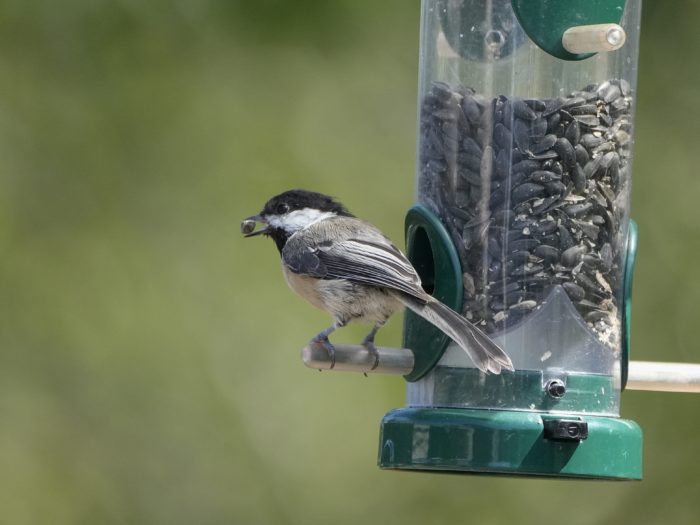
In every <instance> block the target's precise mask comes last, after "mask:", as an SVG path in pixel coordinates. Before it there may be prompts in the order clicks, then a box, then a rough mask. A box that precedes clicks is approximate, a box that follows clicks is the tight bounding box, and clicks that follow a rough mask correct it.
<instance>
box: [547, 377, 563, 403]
mask: <svg viewBox="0 0 700 525" xmlns="http://www.w3.org/2000/svg"><path fill="white" fill-rule="evenodd" d="M544 389H545V391H546V392H547V394H548V395H549V396H550V397H553V398H556V399H559V398H561V397H564V394H566V385H565V384H564V381H562V380H561V379H552V380H551V381H548V382H547V384H546V385H545V387H544Z"/></svg>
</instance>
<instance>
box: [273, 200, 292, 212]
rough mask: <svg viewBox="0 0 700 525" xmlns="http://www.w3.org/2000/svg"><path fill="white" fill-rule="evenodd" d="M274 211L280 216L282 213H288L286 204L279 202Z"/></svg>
mask: <svg viewBox="0 0 700 525" xmlns="http://www.w3.org/2000/svg"><path fill="white" fill-rule="evenodd" d="M275 211H276V212H277V213H278V214H280V215H281V214H283V213H287V212H288V211H289V204H287V203H286V202H281V203H279V204H278V205H277V208H276V209H275Z"/></svg>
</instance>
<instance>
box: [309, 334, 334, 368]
mask: <svg viewBox="0 0 700 525" xmlns="http://www.w3.org/2000/svg"><path fill="white" fill-rule="evenodd" d="M309 344H312V345H318V346H320V347H322V348H323V349H324V350H325V351H326V353H328V358H329V359H330V360H331V366H330V370H332V369H333V367H335V347H334V346H333V343H331V342H330V341H329V339H328V336H325V337H324V336H321V337H319V336H316V337H314V338H313V339H312V340H311V341H310V343H309Z"/></svg>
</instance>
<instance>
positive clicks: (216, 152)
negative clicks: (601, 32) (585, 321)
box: [0, 0, 700, 525]
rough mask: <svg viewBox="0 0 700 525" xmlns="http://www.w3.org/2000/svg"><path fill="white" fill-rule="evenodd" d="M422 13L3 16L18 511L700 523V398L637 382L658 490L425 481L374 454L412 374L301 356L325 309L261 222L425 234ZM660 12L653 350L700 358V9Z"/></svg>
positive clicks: (4, 502)
mask: <svg viewBox="0 0 700 525" xmlns="http://www.w3.org/2000/svg"><path fill="white" fill-rule="evenodd" d="M418 18H419V2H418V0H411V1H405V0H403V1H402V0H383V1H382V2H373V1H371V0H343V1H341V0H336V1H324V0H298V1H295V2H292V1H281V0H248V1H238V2H235V1H227V0H207V1H195V0H177V1H175V0H173V1H169V2H166V1H155V0H151V1H148V2H144V1H143V0H64V1H62V2H55V1H50V0H31V1H30V0H2V1H0V85H1V88H0V254H1V255H0V523H3V524H4V523H7V524H30V523H31V524H46V523H51V524H57V525H62V524H95V523H104V524H113V523H115V524H121V523H125V524H126V523H146V524H151V523H168V524H193V523H202V524H219V523H221V524H224V523H230V524H257V523H261V524H267V523H274V524H286V523H295V524H297V523H298V524H316V523H328V522H333V523H339V524H345V523H347V524H350V523H358V522H363V523H379V522H381V523H386V524H393V523H397V524H398V523H401V524H412V523H421V522H427V521H428V520H430V522H440V523H450V522H451V523H466V522H474V523H480V524H491V523H505V522H509V523H521V524H530V523H533V524H534V523H537V524H541V523H545V522H551V521H554V520H559V519H561V520H565V521H566V523H567V524H570V525H576V524H590V523H628V522H634V523H659V522H662V521H665V522H668V523H676V524H678V523H696V522H697V519H698V515H700V499H699V498H698V497H697V495H698V493H699V492H700V476H699V475H698V474H699V472H698V448H700V445H699V444H698V443H699V441H698V433H700V419H698V416H697V414H698V407H699V406H700V398H698V397H694V396H692V395H687V394H686V395H683V394H654V393H642V392H628V393H625V394H624V396H623V404H622V415H623V416H624V417H627V418H630V419H633V420H636V421H637V422H639V423H640V424H641V425H642V427H643V428H644V431H645V440H646V443H645V456H646V457H645V481H643V482H642V483H619V484H614V483H598V482H560V481H544V480H516V479H500V478H491V477H477V476H445V475H431V474H406V473H394V472H382V471H379V470H378V469H377V467H376V466H375V461H376V453H377V443H378V425H379V421H380V419H381V417H382V416H383V414H384V413H385V412H386V411H388V410H389V409H391V408H394V407H398V406H402V405H403V404H404V393H405V389H404V383H403V381H402V380H401V379H399V378H392V377H380V376H374V377H370V378H367V379H366V378H364V377H362V376H361V375H350V374H333V373H324V374H319V373H318V372H314V371H311V370H308V369H306V368H304V367H303V365H302V364H301V362H300V359H299V350H300V348H301V347H302V346H303V345H304V344H305V342H306V341H307V339H308V338H309V337H310V336H311V335H313V334H314V333H316V331H318V330H319V329H320V328H322V327H324V326H326V323H327V318H326V316H325V315H324V314H322V313H320V312H317V311H315V310H314V309H312V308H311V307H309V306H307V305H306V304H304V303H303V302H302V300H301V299H298V298H297V297H296V296H294V295H292V294H291V293H290V292H289V291H288V290H286V287H285V285H284V283H283V281H282V277H281V274H280V271H279V262H278V258H277V255H276V252H275V250H274V248H273V246H272V245H271V243H270V242H264V241H261V240H258V241H257V242H256V241H254V240H250V241H243V239H242V238H241V237H240V234H239V231H238V226H239V221H240V219H241V218H242V217H244V216H246V215H249V214H252V213H255V212H257V211H258V209H259V208H260V206H261V205H262V203H263V202H264V200H265V199H266V198H267V197H268V196H270V195H272V194H274V193H276V192H279V191H282V190H284V189H288V188H290V187H306V188H312V189H316V190H319V191H324V192H329V193H332V194H334V195H337V196H339V197H342V199H343V200H344V201H345V202H346V204H347V205H348V207H349V208H350V209H351V210H352V211H354V212H355V213H357V214H358V215H360V216H363V217H365V218H367V219H369V220H371V221H372V222H374V223H376V224H377V225H379V226H380V227H381V228H382V229H383V230H384V231H385V232H386V233H387V234H389V235H390V236H391V237H393V238H394V239H397V240H401V238H402V219H403V214H404V212H405V210H406V209H407V207H408V206H410V204H411V202H412V199H413V186H414V182H413V180H414V175H413V174H414V158H415V136H416V132H415V113H416V86H417V46H418ZM643 20H644V21H643V27H642V50H641V61H640V76H639V100H638V112H637V149H636V160H635V173H634V191H633V216H634V217H635V218H636V220H637V221H638V223H639V226H640V231H641V244H640V252H639V263H638V271H637V274H636V281H635V303H634V319H633V326H634V333H633V357H634V358H635V359H647V360H655V359H656V360H671V361H700V356H699V355H698V352H697V341H698V339H700V323H698V322H697V311H698V308H697V305H698V303H700V279H699V278H698V273H697V268H698V263H697V261H698V258H699V257H700V243H699V242H698V239H699V238H700V221H699V220H698V217H697V202H698V196H699V195H700V177H699V176H698V174H697V172H696V163H695V160H696V159H697V155H698V152H697V146H696V142H697V141H698V138H700V127H699V122H700V89H699V88H698V86H699V85H700V66H699V65H698V62H697V60H696V58H695V56H696V54H697V53H698V50H700V32H698V31H697V24H698V23H699V22H700V5H698V4H696V3H694V2H691V1H690V0H686V1H682V2H681V1H678V2H674V9H669V8H667V7H666V6H665V5H663V3H661V2H648V4H647V5H646V6H645V12H644V15H643ZM370 191H371V193H370ZM400 326H401V323H400V318H396V319H394V320H393V321H392V322H391V323H390V325H389V326H388V327H387V329H385V330H384V331H383V333H381V334H380V336H379V342H380V343H382V344H398V342H399V337H400ZM363 331H364V327H358V328H348V329H346V330H345V331H344V332H343V334H342V335H340V337H339V339H340V340H341V341H353V340H357V339H358V338H359V337H360V335H361V334H362V333H363Z"/></svg>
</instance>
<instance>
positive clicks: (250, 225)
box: [241, 219, 255, 235]
mask: <svg viewBox="0 0 700 525" xmlns="http://www.w3.org/2000/svg"><path fill="white" fill-rule="evenodd" d="M253 230H255V221H254V220H253V219H246V220H244V221H243V222H242V223H241V233H242V234H244V235H248V234H249V233H253Z"/></svg>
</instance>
